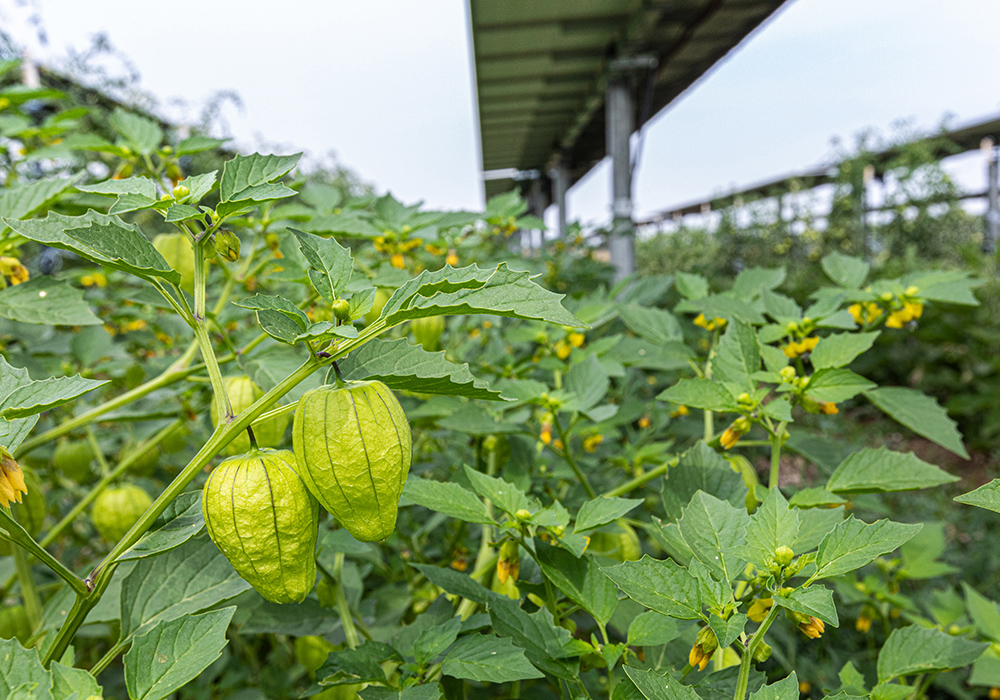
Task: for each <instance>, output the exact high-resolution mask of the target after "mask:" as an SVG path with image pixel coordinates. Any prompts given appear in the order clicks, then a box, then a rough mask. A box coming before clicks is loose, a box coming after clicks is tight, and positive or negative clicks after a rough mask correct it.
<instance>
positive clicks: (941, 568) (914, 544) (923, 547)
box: [897, 522, 958, 581]
mask: <svg viewBox="0 0 1000 700" xmlns="http://www.w3.org/2000/svg"><path fill="white" fill-rule="evenodd" d="M947 548H948V540H947V538H946V537H945V524H944V523H941V522H936V523H935V522H930V523H924V527H923V529H922V530H921V531H920V532H918V533H917V534H916V535H915V536H914V537H913V538H912V539H911V540H910V541H909V542H907V543H906V544H904V545H903V546H902V547H900V548H899V553H900V554H901V555H902V559H903V563H902V566H900V567H899V569H897V571H898V572H899V573H898V575H899V578H901V579H910V580H911V581H919V580H922V579H928V578H937V577H938V576H945V575H947V574H953V573H955V572H957V571H958V569H957V568H955V567H954V566H951V565H950V564H945V563H944V562H942V561H939V560H938V558H939V557H940V556H941V555H942V554H944V553H945V550H946V549H947Z"/></svg>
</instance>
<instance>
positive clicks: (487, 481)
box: [465, 465, 532, 515]
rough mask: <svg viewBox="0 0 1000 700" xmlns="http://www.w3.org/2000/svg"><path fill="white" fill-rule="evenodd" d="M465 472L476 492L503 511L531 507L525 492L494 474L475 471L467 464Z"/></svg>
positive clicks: (514, 510) (512, 512)
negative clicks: (489, 474)
mask: <svg viewBox="0 0 1000 700" xmlns="http://www.w3.org/2000/svg"><path fill="white" fill-rule="evenodd" d="M465 474H466V476H467V477H468V478H469V482H470V483H471V484H472V488H473V489H475V490H476V493H478V494H479V495H480V496H482V497H483V498H488V499H489V500H490V501H492V502H493V503H494V505H496V506H498V507H499V508H500V509H501V510H503V511H504V512H505V513H508V514H510V515H513V514H514V513H516V512H517V511H519V510H522V509H523V510H530V509H531V505H532V503H531V500H530V499H529V498H528V496H527V494H525V493H524V491H522V490H521V489H519V488H517V487H516V486H514V485H513V484H511V483H508V482H507V481H504V480H503V479H500V478H497V477H495V476H488V475H486V474H483V473H482V472H477V471H476V470H475V469H473V468H472V467H470V466H468V465H466V466H465Z"/></svg>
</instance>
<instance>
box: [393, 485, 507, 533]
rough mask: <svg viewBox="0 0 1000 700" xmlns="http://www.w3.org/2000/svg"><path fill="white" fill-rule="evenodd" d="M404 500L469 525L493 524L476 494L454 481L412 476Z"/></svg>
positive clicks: (404, 493) (404, 489)
mask: <svg viewBox="0 0 1000 700" xmlns="http://www.w3.org/2000/svg"><path fill="white" fill-rule="evenodd" d="M403 498H408V499H410V500H411V501H413V502H414V503H416V504H417V505H418V506H423V507H424V508H429V509H430V510H433V511H434V512H436V513H443V514H445V515H447V516H449V517H451V518H458V519H459V520H463V521H465V522H467V523H483V524H487V525H489V524H493V522H494V521H493V518H491V517H490V516H489V515H488V514H487V512H486V506H485V505H484V504H483V502H482V501H480V500H479V499H478V498H476V496H475V494H473V493H472V492H471V491H468V490H466V489H465V488H464V487H463V486H461V485H460V484H456V483H455V482H453V481H448V482H444V481H433V480H432V479H421V478H420V477H417V476H413V475H411V476H410V478H409V479H407V481H406V485H405V486H404V487H403Z"/></svg>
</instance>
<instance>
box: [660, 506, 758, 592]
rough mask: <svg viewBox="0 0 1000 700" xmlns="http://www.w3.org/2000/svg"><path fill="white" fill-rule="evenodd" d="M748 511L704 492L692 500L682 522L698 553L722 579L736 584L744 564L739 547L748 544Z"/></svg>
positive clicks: (684, 532) (685, 537) (689, 542)
mask: <svg viewBox="0 0 1000 700" xmlns="http://www.w3.org/2000/svg"><path fill="white" fill-rule="evenodd" d="M749 523H750V516H748V515H747V512H746V510H744V509H741V508H734V507H733V506H732V504H730V503H727V502H726V501H722V500H719V499H718V498H716V497H715V496H712V495H709V494H707V493H705V492H704V491H699V492H698V493H696V494H695V495H694V498H692V499H691V502H690V503H689V504H688V506H687V508H685V509H684V514H683V515H682V516H681V519H680V521H678V525H679V526H680V530H681V536H683V537H684V541H685V542H687V545H688V547H690V548H691V552H692V553H693V554H694V556H695V557H696V558H697V559H698V560H699V561H700V562H701V563H702V564H704V565H705V566H707V567H708V568H709V569H710V570H711V571H712V573H714V574H715V575H716V576H717V577H718V578H720V579H722V580H723V581H725V582H727V583H732V581H733V580H734V579H735V578H736V576H737V575H738V574H739V573H740V570H741V569H742V567H743V559H741V558H740V556H739V554H738V550H739V548H740V547H742V546H743V545H744V544H745V543H746V529H747V525H749Z"/></svg>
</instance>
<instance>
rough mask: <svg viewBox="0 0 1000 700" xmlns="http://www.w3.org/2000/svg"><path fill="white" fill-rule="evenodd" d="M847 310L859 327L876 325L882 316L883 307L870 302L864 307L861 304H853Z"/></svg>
mask: <svg viewBox="0 0 1000 700" xmlns="http://www.w3.org/2000/svg"><path fill="white" fill-rule="evenodd" d="M847 310H848V311H849V312H850V314H851V316H853V317H854V322H855V323H856V324H858V325H859V326H864V325H865V324H868V323H874V322H875V321H876V320H877V319H878V318H879V317H880V316H881V315H882V307H880V306H879V305H878V304H876V303H875V302H874V301H870V302H868V303H867V304H865V305H864V306H863V307H862V305H861V304H851V305H850V306H849V307H847Z"/></svg>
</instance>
